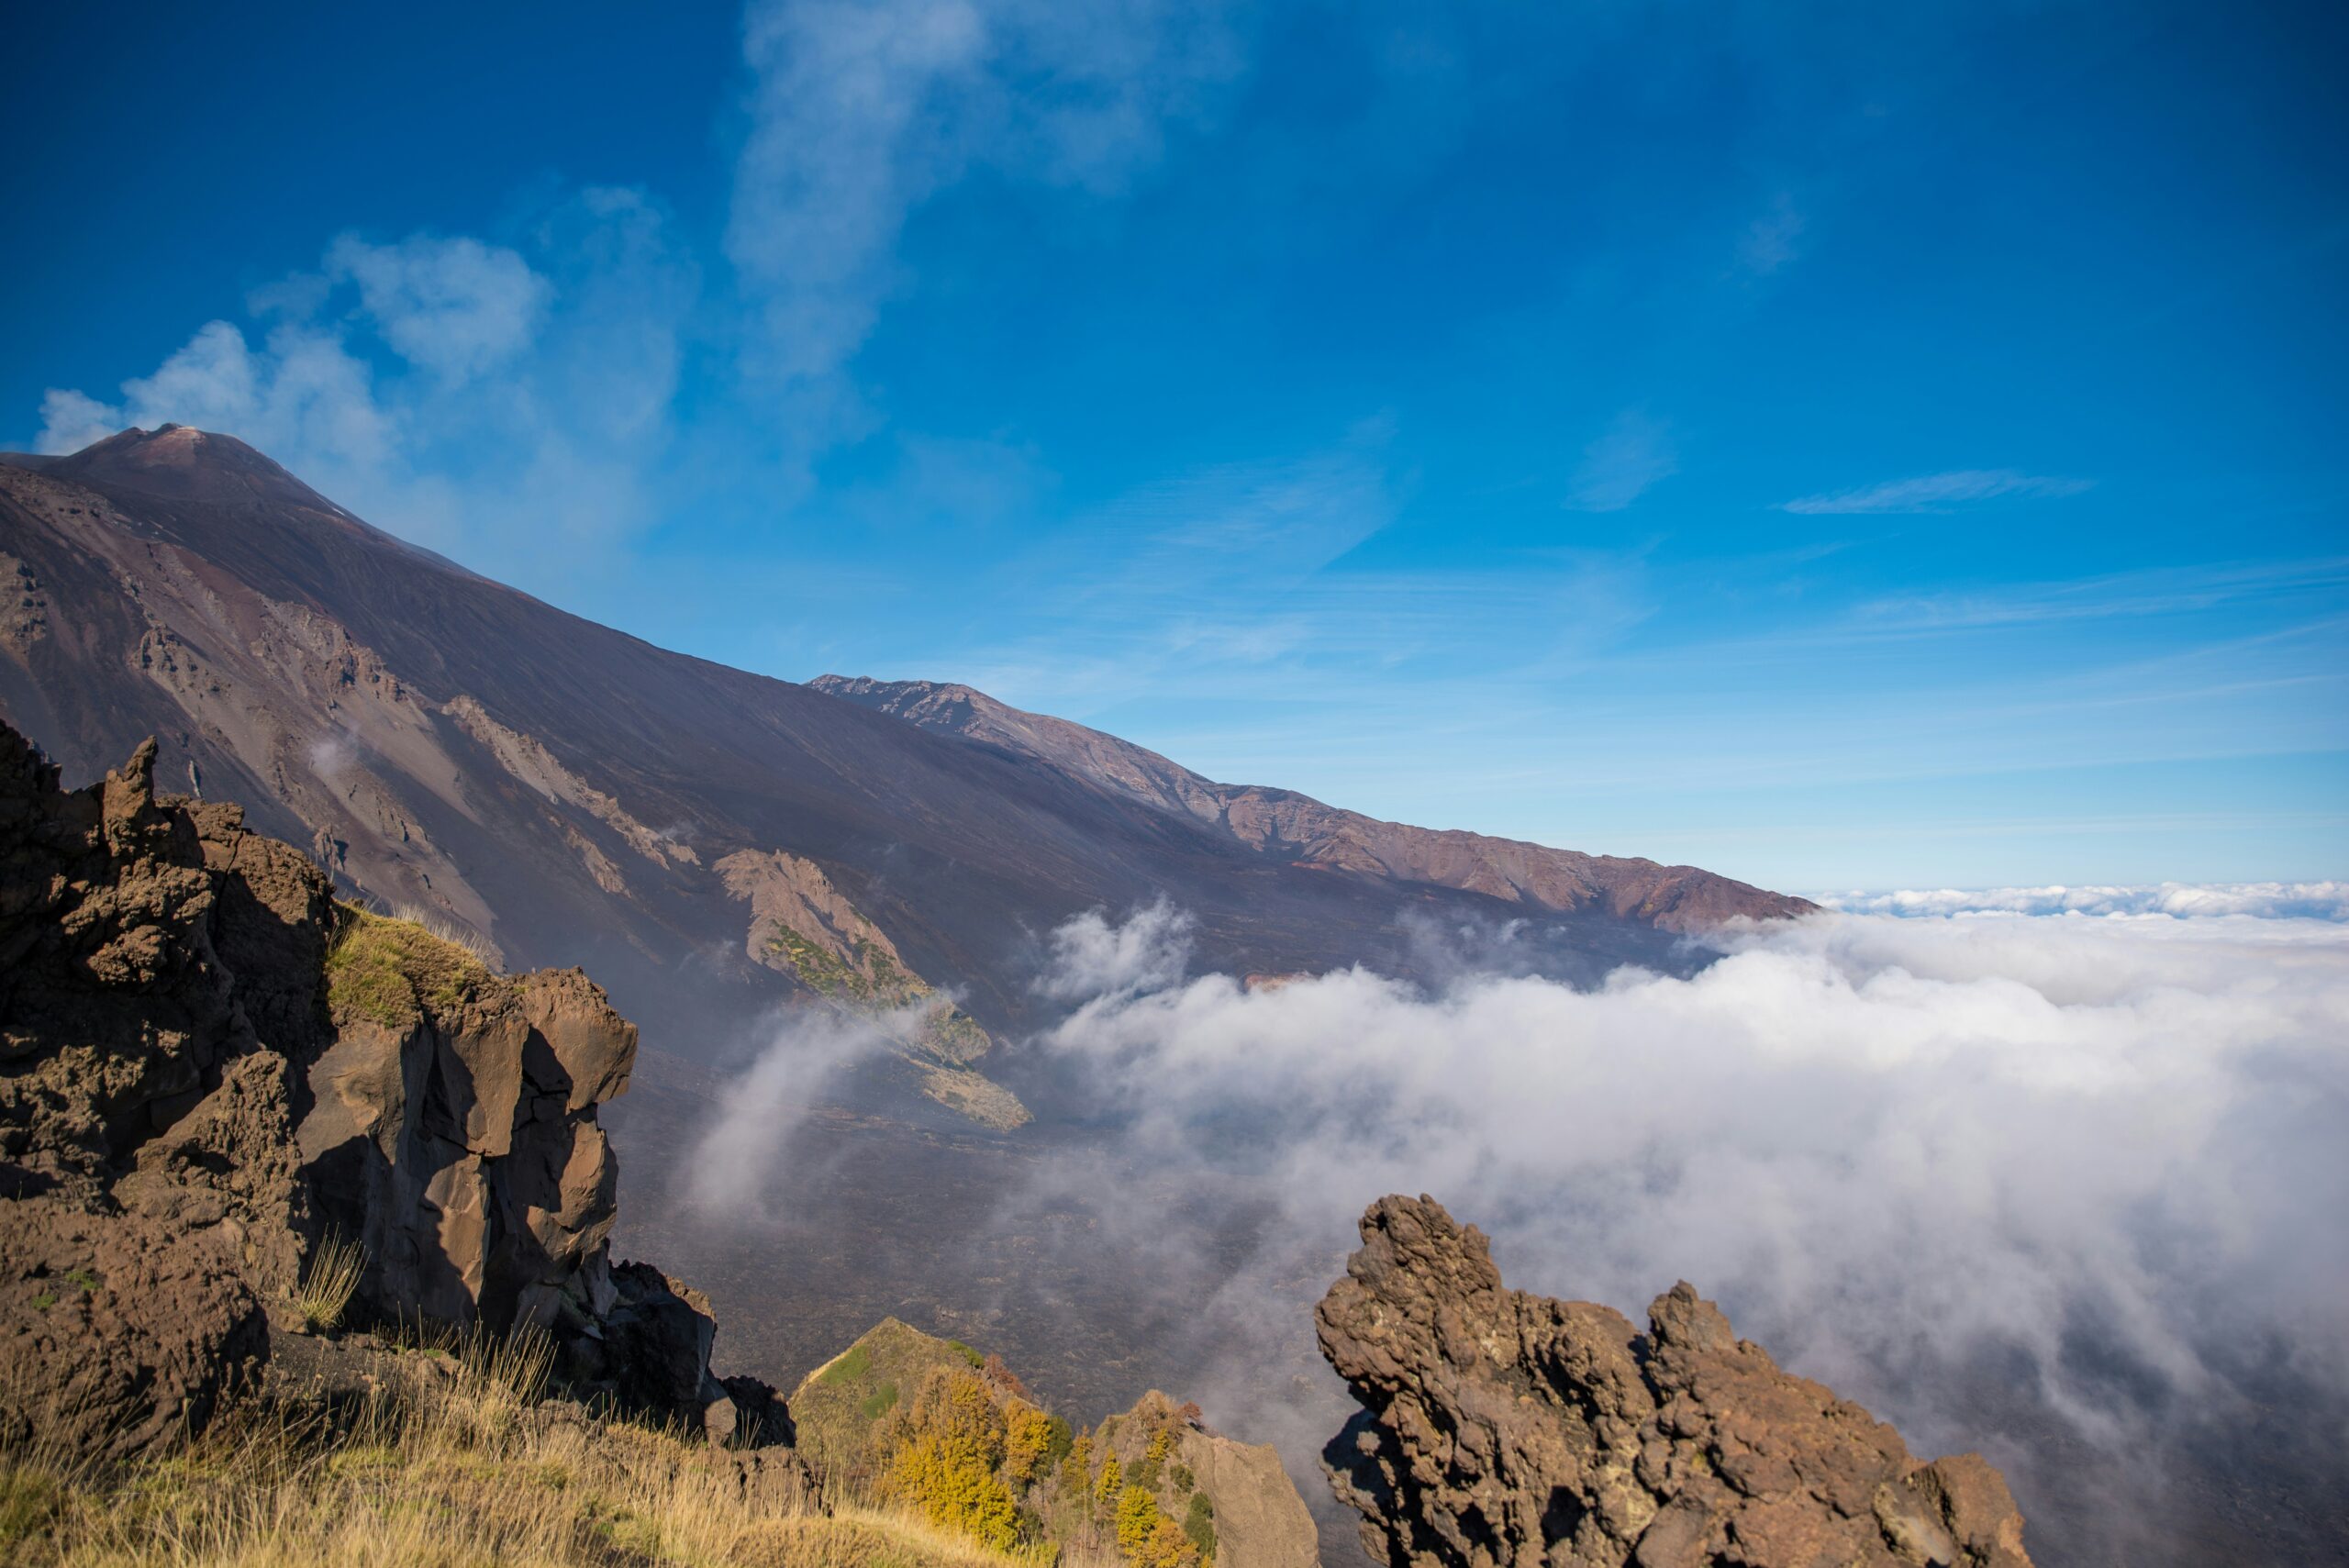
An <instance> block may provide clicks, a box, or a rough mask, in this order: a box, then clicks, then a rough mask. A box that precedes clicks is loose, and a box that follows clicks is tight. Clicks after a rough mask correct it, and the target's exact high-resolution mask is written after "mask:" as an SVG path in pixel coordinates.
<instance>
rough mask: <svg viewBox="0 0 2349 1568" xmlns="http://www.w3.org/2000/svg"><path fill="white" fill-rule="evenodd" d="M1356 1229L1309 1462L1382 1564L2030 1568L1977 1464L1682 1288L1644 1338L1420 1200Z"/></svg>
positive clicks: (2009, 1508)
mask: <svg viewBox="0 0 2349 1568" xmlns="http://www.w3.org/2000/svg"><path fill="white" fill-rule="evenodd" d="M1362 1239H1363V1245H1362V1248H1361V1250H1360V1251H1357V1252H1355V1253H1354V1255H1353V1259H1352V1260H1351V1261H1350V1262H1348V1264H1347V1268H1346V1277H1345V1278H1343V1279H1341V1280H1340V1281H1338V1283H1337V1284H1334V1285H1332V1286H1330V1292H1329V1294H1328V1295H1327V1296H1324V1297H1323V1299H1322V1301H1321V1304H1320V1307H1319V1309H1318V1310H1317V1312H1316V1314H1315V1317H1316V1321H1317V1323H1318V1326H1319V1330H1320V1338H1321V1348H1322V1352H1323V1354H1324V1355H1326V1356H1327V1357H1328V1358H1329V1361H1330V1365H1331V1366H1332V1367H1334V1368H1335V1369H1336V1370H1337V1372H1338V1374H1339V1375H1340V1376H1341V1377H1342V1378H1344V1379H1345V1380H1346V1382H1347V1384H1348V1385H1350V1386H1351V1387H1352V1388H1353V1393H1354V1396H1355V1397H1356V1398H1357V1399H1359V1400H1361V1401H1362V1404H1363V1407H1364V1408H1363V1409H1362V1411H1361V1412H1360V1413H1359V1414H1358V1415H1357V1416H1355V1418H1353V1420H1352V1421H1351V1422H1349V1423H1348V1425H1347V1427H1346V1429H1344V1430H1343V1431H1342V1432H1341V1433H1340V1434H1339V1435H1338V1437H1337V1438H1336V1439H1335V1440H1332V1441H1331V1442H1330V1446H1329V1448H1328V1449H1327V1450H1326V1451H1325V1452H1324V1456H1323V1457H1324V1460H1325V1462H1326V1463H1327V1465H1328V1467H1329V1470H1330V1478H1331V1483H1332V1485H1333V1486H1334V1487H1335V1489H1336V1491H1337V1493H1338V1495H1339V1496H1340V1497H1341V1499H1343V1500H1344V1501H1346V1502H1347V1503H1349V1504H1351V1505H1352V1506H1353V1507H1355V1508H1356V1509H1358V1510H1360V1512H1361V1513H1362V1515H1363V1517H1364V1526H1363V1539H1364V1543H1365V1545H1366V1546H1367V1547H1368V1548H1369V1550H1370V1551H1371V1554H1372V1555H1373V1556H1374V1557H1375V1558H1377V1559H1380V1560H1381V1561H1384V1562H1388V1563H1390V1564H1393V1565H1395V1568H1435V1565H1439V1564H1442V1565H1451V1564H1463V1565H1478V1568H1482V1565H1487V1564H1489V1565H1493V1568H1504V1565H1517V1564H1530V1563H1537V1562H1541V1563H1549V1564H1552V1565H1553V1568H1566V1565H1569V1564H1574V1565H1592V1568H1598V1565H1602V1564H1603V1565H1607V1568H1614V1565H1616V1564H1622V1563H1633V1564H1637V1565H1638V1568H1710V1565H1713V1564H1742V1565H1746V1568H1812V1565H1818V1568H1826V1565H1829V1564H1833V1565H1835V1568H1877V1565H1881V1568H1894V1565H1898V1564H1905V1565H1909V1568H1922V1565H1925V1564H1934V1565H1942V1568H2028V1565H2029V1563H2030V1561H2031V1560H2030V1558H2029V1557H2028V1556H2027V1555H2026V1554H2025V1552H2024V1551H2023V1544H2022V1516H2021V1514H2020V1513H2018V1512H2017V1511H2016V1509H2015V1504H2014V1499H2013V1497H2012V1496H2011V1495H2010V1494H2009V1492H2008V1490H2007V1486H2006V1483H2005V1481H2004V1480H2003V1479H2002V1478H2001V1477H2000V1476H1999V1474H1998V1472H1997V1471H1996V1470H1994V1469H1992V1468H1991V1467H1990V1466H1989V1465H1988V1464H1987V1463H1986V1462H1984V1461H1983V1460H1982V1459H1981V1458H1980V1456H1978V1455H1976V1454H1960V1455H1956V1456H1954V1457H1952V1458H1946V1459H1939V1460H1935V1461H1933V1462H1931V1463H1923V1462H1920V1461H1918V1460H1916V1459H1914V1458H1912V1457H1911V1456H1910V1455H1909V1451H1908V1449H1907V1448H1906V1447H1905V1446H1904V1445H1903V1444H1902V1443H1901V1440H1900V1436H1899V1434H1898V1432H1896V1431H1894V1430H1893V1429H1892V1428H1890V1427H1889V1426H1887V1425H1886V1424H1884V1423H1883V1422H1881V1421H1878V1420H1876V1419H1875V1418H1872V1417H1871V1416H1869V1414H1868V1413H1867V1412H1866V1411H1865V1410H1864V1409H1862V1408H1861V1407H1858V1406H1857V1405H1854V1404H1852V1403H1850V1402H1849V1401H1847V1400H1842V1399H1839V1398H1837V1397H1836V1396H1835V1395H1834V1393H1833V1391H1831V1390H1830V1389H1828V1388H1826V1387H1825V1386H1823V1385H1820V1384H1817V1383H1813V1382H1811V1381H1809V1379H1807V1378H1800V1377H1795V1376H1792V1375H1790V1374H1788V1373H1784V1372H1781V1371H1780V1370H1779V1369H1778V1367H1777V1365H1776V1363H1775V1362H1772V1361H1771V1359H1770V1356H1769V1354H1768V1352H1767V1351H1764V1350H1763V1349H1762V1348H1761V1347H1760V1346H1759V1345H1756V1344H1753V1342H1751V1341H1750V1340H1740V1339H1739V1338H1738V1337H1737V1336H1736V1335H1735V1334H1734V1333H1733V1332H1732V1331H1731V1329H1730V1325H1729V1320H1728V1319H1727V1318H1724V1317H1723V1316H1722V1315H1721V1313H1720V1309H1719V1308H1718V1307H1715V1306H1714V1305H1713V1304H1712V1303H1711V1302H1709V1301H1706V1300H1704V1299H1702V1298H1701V1297H1699V1296H1698V1295H1697V1293H1696V1291H1695V1290H1694V1289H1693V1288H1692V1287H1690V1286H1689V1285H1688V1284H1685V1283H1684V1284H1677V1285H1675V1286H1674V1287H1673V1289H1672V1290H1670V1291H1669V1292H1667V1293H1665V1294H1664V1295H1663V1296H1658V1297H1657V1298H1656V1301H1655V1304H1654V1305H1653V1307H1651V1308H1650V1309H1649V1329H1648V1332H1646V1333H1645V1334H1642V1333H1640V1332H1639V1331H1638V1330H1637V1329H1634V1328H1633V1327H1632V1325H1631V1323H1630V1322H1629V1321H1628V1320H1627V1319H1625V1318H1623V1317H1622V1315H1621V1314H1620V1313H1618V1312H1615V1311H1613V1310H1612V1309H1610V1308H1609V1307H1600V1306H1597V1305H1594V1304H1593V1303H1590V1302H1581V1301H1556V1300H1553V1299H1551V1298H1549V1297H1547V1296H1532V1295H1529V1294H1528V1293H1526V1292H1523V1291H1516V1290H1509V1289H1506V1288H1505V1287H1504V1286H1503V1285H1502V1284H1501V1277H1500V1273H1499V1271H1498V1270H1497V1269H1496V1268H1495V1267H1494V1266H1493V1262H1492V1260H1491V1258H1490V1256H1489V1253H1488V1249H1487V1245H1486V1239H1485V1237H1484V1235H1483V1233H1482V1232H1480V1231H1479V1230H1477V1229H1475V1227H1474V1226H1466V1227H1463V1226H1461V1225H1459V1224H1457V1223H1455V1222H1454V1221H1453V1218H1452V1217H1451V1216H1450V1215H1449V1214H1447V1213H1445V1212H1444V1210H1443V1208H1442V1206H1441V1205H1439V1204H1437V1203H1436V1202H1435V1201H1434V1200H1433V1199H1431V1198H1429V1197H1426V1196H1424V1195H1422V1196H1421V1197H1419V1198H1418V1199H1417V1200H1413V1199H1410V1198H1407V1197H1401V1196H1392V1197H1386V1198H1381V1199H1380V1200H1379V1201H1378V1202H1377V1203H1375V1204H1374V1205H1372V1206H1371V1207H1370V1209H1369V1211H1368V1212H1367V1213H1366V1214H1364V1217H1363V1220H1362Z"/></svg>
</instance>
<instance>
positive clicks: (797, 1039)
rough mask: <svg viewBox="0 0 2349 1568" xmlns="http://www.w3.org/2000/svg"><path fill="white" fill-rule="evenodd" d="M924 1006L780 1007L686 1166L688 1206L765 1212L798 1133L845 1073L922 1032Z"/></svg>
mask: <svg viewBox="0 0 2349 1568" xmlns="http://www.w3.org/2000/svg"><path fill="white" fill-rule="evenodd" d="M923 1016H924V1009H923V1008H922V1007H909V1008H907V1009H905V1010H903V1011H902V1012H898V1013H885V1014H880V1015H874V1016H867V1015H862V1014H852V1013H845V1012H841V1011H839V1010H838V1009H835V1008H832V1007H826V1006H789V1007H785V1008H783V1009H781V1010H780V1011H778V1012H777V1013H776V1015H775V1017H774V1023H773V1028H772V1029H771V1031H770V1033H769V1036H768V1038H767V1040H766V1041H765V1043H764V1044H763V1047H762V1048H761V1050H760V1051H759V1053H758V1056H757V1059H756V1060H755V1061H753V1062H751V1065H750V1066H749V1067H748V1068H747V1069H745V1070H744V1071H742V1072H741V1073H740V1074H738V1075H737V1076H736V1077H735V1078H733V1079H732V1080H731V1081H730V1082H729V1084H728V1086H727V1092H726V1095H725V1097H724V1100H723V1103H722V1105H721V1106H720V1108H719V1114H718V1120H717V1123H716V1124H715V1125H714V1126H712V1127H711V1128H710V1129H709V1130H708V1131H707V1133H705V1134H704V1135H703V1137H702V1140H701V1141H700V1143H699V1144H698V1145H697V1146H696V1149H695V1150H694V1152H693V1155H692V1158H691V1160H690V1162H688V1164H687V1165H686V1166H685V1197H686V1201H687V1203H688V1204H689V1206H690V1207H692V1208H693V1209H694V1210H695V1211H696V1212H697V1213H699V1214H702V1215H705V1216H722V1217H726V1218H730V1219H736V1220H739V1219H740V1218H745V1217H747V1216H749V1215H751V1214H754V1213H756V1212H758V1211H760V1209H761V1207H762V1206H763V1204H764V1203H765V1201H766V1199H767V1198H768V1196H769V1195H771V1194H772V1192H773V1188H774V1173H776V1172H777V1171H779V1170H781V1169H783V1166H784V1162H785V1157H786V1156H787V1155H788V1154H789V1153H790V1151H791V1145H792V1136H793V1134H794V1132H795V1131H796V1129H798V1128H799V1127H800V1126H801V1125H802V1124H803V1123H804V1122H805V1121H806V1119H807V1113H808V1111H809V1110H810V1109H811V1108H812V1107H813V1106H815V1105H816V1103H817V1101H818V1096H820V1095H823V1094H824V1093H825V1091H826V1090H827V1089H828V1088H829V1086H830V1084H832V1082H833V1080H834V1079H835V1078H837V1077H838V1075H839V1074H840V1073H842V1072H844V1071H845V1070H847V1069H848V1068H849V1067H850V1066H852V1065H853V1064H854V1063H856V1062H861V1061H864V1060H868V1059H870V1058H873V1057H875V1056H879V1055H882V1054H885V1052H887V1051H894V1050H896V1048H897V1047H896V1040H899V1039H909V1038H911V1037H912V1035H913V1034H915V1033H918V1032H919V1029H920V1027H921V1021H922V1018H923Z"/></svg>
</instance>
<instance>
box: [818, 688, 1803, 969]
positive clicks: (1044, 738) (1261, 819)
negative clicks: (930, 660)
mask: <svg viewBox="0 0 2349 1568" xmlns="http://www.w3.org/2000/svg"><path fill="white" fill-rule="evenodd" d="M808 684H809V685H811V686H813V687H815V688H816V689H817V690H818V691H820V692H829V693H830V694H831V695H834V696H837V697H844V698H846V699H847V700H848V701H850V702H853V703H857V704H859V705H861V706H865V707H870V708H874V709H876V710H878V711H879V712H882V713H886V714H892V715H894V716H896V717H899V718H902V719H905V720H906V721H907V722H908V723H910V724H913V725H916V726H918V727H919V728H923V729H928V730H931V731H934V732H936V733H940V734H945V735H954V736H959V737H961V738H963V740H971V741H975V742H977V743H978V744H980V745H982V746H986V747H990V748H993V749H995V750H997V751H1005V752H1008V753H1009V754H1011V755H1014V756H1019V757H1024V758H1028V759H1030V760H1032V761H1035V762H1042V763H1044V764H1046V765H1048V766H1050V767H1052V768H1055V769H1057V770H1059V771H1060V772H1062V773H1066V774H1067V775H1068V776H1070V777H1072V778H1076V779H1082V780H1084V781H1085V782H1087V783H1089V784H1093V785H1094V786H1095V787H1097V788H1098V789H1100V790H1102V791H1103V792H1104V793H1106V794H1109V795H1118V796H1122V797H1124V798H1127V799H1130V800H1136V801H1140V802H1141V803H1142V804H1143V805H1145V806H1152V807H1154V808H1155V809H1157V810H1160V811H1164V812H1168V813H1170V814H1174V815H1176V816H1181V817H1191V818H1195V819H1197V820H1199V821H1202V822H1208V823H1213V824H1215V825H1217V826H1218V827H1219V828H1221V829H1222V830H1224V831H1225V832H1227V833H1229V834H1230V836H1231V837H1232V838H1234V839H1236V840H1239V841H1240V842H1241V843H1242V844H1245V845H1247V846H1248V847H1249V848H1250V849H1252V850H1255V851H1260V852H1262V853H1264V854H1268V855H1273V856H1276V857H1278V858H1279V859H1281V860H1284V861H1286V862H1290V863H1293V864H1296V865H1300V866H1308V867H1313V868H1317V869H1323V870H1333V871H1349V872H1354V873H1360V874H1362V875H1364V876H1372V877H1376V878H1379V879H1381V880H1383V881H1392V882H1397V883H1424V884H1431V885H1432V886H1437V887H1450V888H1457V889H1459V890H1460V891H1462V892H1464V893H1475V894H1482V895H1485V896H1486V897H1489V898H1495V899H1498V900H1500V901H1502V902H1503V903H1507V904H1513V905H1517V906H1520V907H1526V908H1531V909H1536V910H1542V911H1546V912H1549V913H1553V914H1564V913H1571V912H1577V911H1597V912H1599V913H1603V914H1606V915H1609V916H1612V917H1616V918H1619V919H1631V920H1640V921H1644V922H1647V923H1650V924H1653V925H1655V926H1658V927H1661V928H1662V929H1665V930H1675V931H1679V930H1690V929H1696V928H1698V927H1701V926H1707V925H1713V924H1718V923H1719V922H1720V921H1722V920H1725V919H1728V918H1730V917H1733V916H1748V917H1759V918H1765V919H1766V918H1773V917H1779V916H1787V915H1799V914H1803V913H1805V912H1807V911H1809V910H1810V909H1811V908H1812V907H1813V906H1812V905H1811V904H1810V903H1809V901H1808V900H1805V899H1800V898H1788V897H1786V896H1784V895H1779V894H1776V893H1765V892H1764V891H1763V890H1762V889H1760V888H1758V887H1750V886H1748V885H1747V884H1744V883H1742V882H1732V881H1731V880H1730V879H1729V878H1727V877H1724V876H1716V875H1714V874H1713V873H1710V872H1705V871H1699V870H1698V869H1697V868H1696V867H1694V866H1667V865H1659V864H1657V863H1656V862H1653V861H1649V860H1639V859H1630V858H1625V857H1623V856H1620V855H1586V854H1582V853H1578V852H1577V851H1573V850H1553V849H1551V848H1549V847H1548V846H1547V845H1543V844H1528V843H1522V842H1520V841H1518V840H1511V839H1495V838H1489V837H1487V836H1486V835H1485V834H1482V833H1465V832H1461V831H1458V830H1456V829H1453V830H1439V829H1435V828H1413V827H1410V826H1408V825H1407V824H1405V823H1400V822H1382V821H1380V820H1378V819H1377V818H1376V817H1364V816H1363V815H1362V814H1361V813H1360V812H1357V811H1341V810H1340V809H1338V808H1337V807H1336V806H1324V805H1323V804H1322V803H1321V802H1319V801H1318V800H1315V799H1314V798H1313V797H1312V796H1310V795H1299V794H1297V792H1296V791H1295V790H1286V789H1267V788H1265V787H1264V786H1262V785H1259V784H1217V783H1216V782H1214V781H1213V780H1212V779H1208V778H1205V777H1202V776H1201V775H1199V774H1197V773H1193V772H1192V771H1191V770H1190V769H1188V768H1186V767H1183V766H1181V765H1180V764H1178V763H1175V762H1170V761H1168V760H1167V759H1166V758H1164V757H1162V756H1160V755H1159V754H1158V753H1157V752H1155V751H1148V750H1145V749H1144V748H1142V747H1140V746H1137V745H1134V744H1133V743H1132V742H1131V741H1127V740H1119V739H1118V738H1117V737H1116V736H1114V735H1104V734H1103V733H1101V732H1100V731H1099V730H1097V729H1087V728H1085V726H1083V725H1081V724H1072V723H1070V722H1069V721H1068V720H1067V719H1064V718H1053V717H1050V716H1048V715H1045V714H1041V713H1027V712H1023V711H1022V710H1020V709H1019V708H1016V707H1013V706H1009V705H1008V704H1007V703H1000V702H997V701H996V699H995V698H993V697H991V696H989V695H986V694H985V692H981V691H974V690H973V689H972V688H971V687H969V686H964V685H956V684H952V683H948V682H939V681H875V680H873V679H870V678H869V677H865V676H846V675H818V676H817V677H816V678H815V679H814V680H813V681H810V682H809V683H808Z"/></svg>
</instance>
